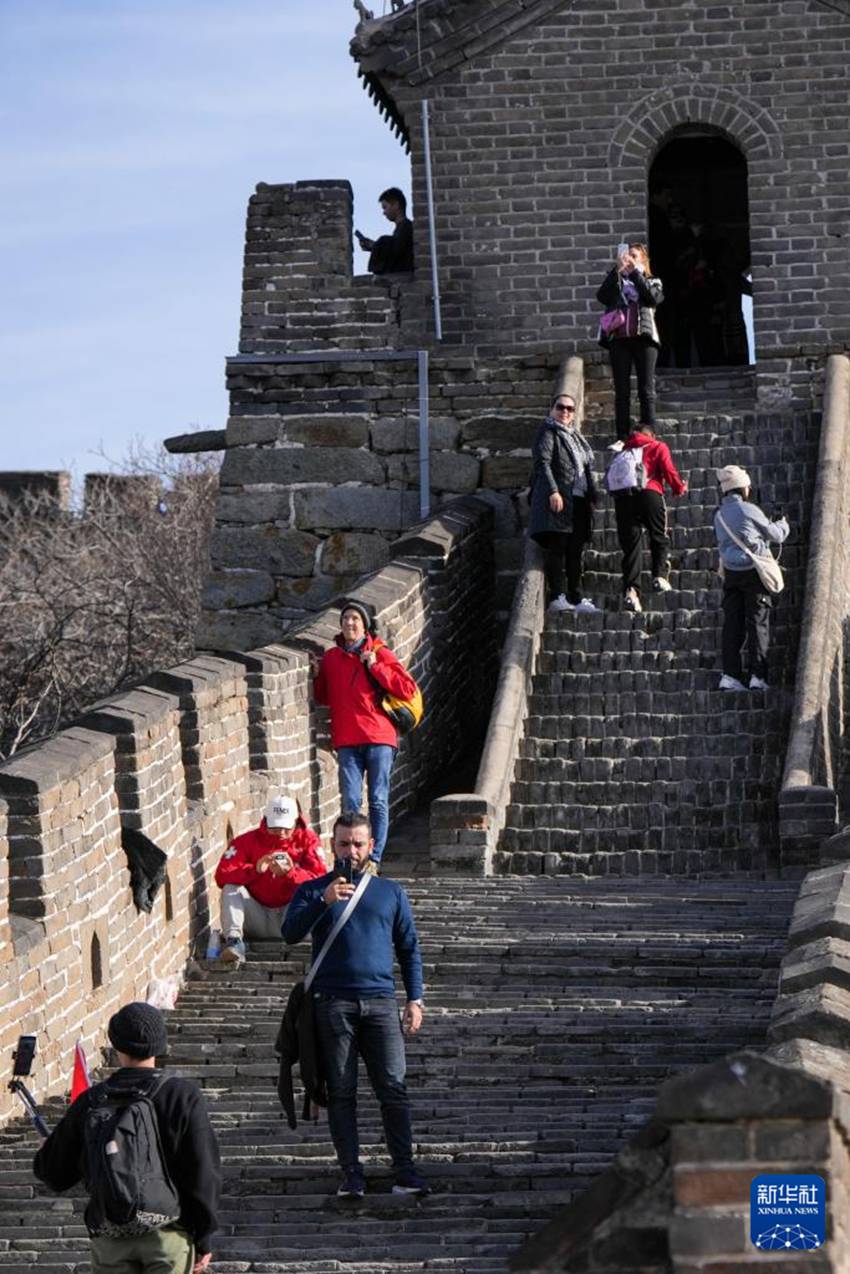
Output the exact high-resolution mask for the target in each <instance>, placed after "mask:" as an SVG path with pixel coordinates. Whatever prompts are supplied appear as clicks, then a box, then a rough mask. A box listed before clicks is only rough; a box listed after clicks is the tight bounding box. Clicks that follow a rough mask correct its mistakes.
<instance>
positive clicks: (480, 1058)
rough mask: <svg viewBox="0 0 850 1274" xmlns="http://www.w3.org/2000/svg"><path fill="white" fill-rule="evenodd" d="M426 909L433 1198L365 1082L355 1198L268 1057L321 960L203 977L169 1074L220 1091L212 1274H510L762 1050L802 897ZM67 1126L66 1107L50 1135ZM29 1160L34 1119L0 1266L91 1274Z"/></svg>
mask: <svg viewBox="0 0 850 1274" xmlns="http://www.w3.org/2000/svg"><path fill="white" fill-rule="evenodd" d="M715 856H716V857H717V858H718V860H719V858H720V857H721V851H719V850H718V851H716V855H715ZM540 857H541V858H542V857H543V856H542V855H541V856H540ZM622 857H623V858H624V859H625V858H627V855H623V856H622ZM685 857H687V856H685ZM698 857H699V863H700V866H701V867H704V866H705V864H706V863H707V862H708V861H709V856H708V855H706V854H700V855H699V856H698ZM534 861H535V860H534V855H533V854H529V855H526V856H525V870H528V869H529V868H530V866H532V865H533V864H534ZM689 865H690V864H688V863H687V862H686V863H685V864H684V866H685V869H686V870H687V867H688V866H689ZM406 888H408V892H409V894H410V897H411V902H412V905H413V908H414V913H415V915H416V920H417V926H418V928H419V931H420V935H421V939H422V951H423V959H424V968H425V981H426V988H427V989H426V1003H427V1009H426V1021H425V1027H424V1028H423V1032H422V1034H421V1035H420V1036H418V1037H416V1039H414V1040H412V1041H410V1043H409V1046H408V1062H409V1082H410V1090H411V1096H412V1101H413V1107H414V1134H415V1139H416V1146H417V1153H418V1155H419V1157H420V1159H421V1161H422V1164H423V1167H424V1168H425V1170H426V1171H427V1172H428V1174H429V1177H430V1178H431V1179H432V1181H433V1184H434V1187H435V1192H434V1194H433V1195H431V1196H430V1197H429V1198H428V1199H425V1200H421V1201H420V1200H409V1199H399V1198H398V1197H397V1196H393V1195H392V1194H391V1193H390V1192H389V1191H390V1186H391V1176H390V1171H389V1167H388V1165H387V1161H386V1155H385V1150H384V1145H383V1137H382V1131H381V1121H380V1112H379V1110H378V1107H377V1104H376V1103H375V1101H374V1099H373V1098H372V1096H371V1093H370V1092H369V1091H368V1086H367V1085H366V1084H365V1078H364V1077H363V1076H361V1100H360V1126H361V1133H362V1143H363V1157H364V1162H365V1165H366V1173H367V1179H368V1183H369V1192H368V1194H367V1196H366V1198H365V1199H364V1200H363V1201H362V1202H359V1203H348V1202H346V1201H342V1200H336V1199H335V1197H334V1194H333V1192H334V1190H335V1188H336V1182H337V1179H338V1173H337V1169H336V1167H335V1164H334V1160H333V1155H332V1152H331V1148H330V1143H329V1139H328V1135H327V1125H326V1122H325V1121H324V1120H322V1122H321V1123H319V1124H318V1125H313V1124H307V1125H300V1126H299V1128H298V1129H297V1130H296V1131H294V1132H293V1131H291V1130H290V1129H289V1128H288V1127H287V1126H286V1124H285V1123H284V1121H283V1118H282V1114H281V1111H280V1107H279V1104H278V1102H277V1097H276V1093H275V1091H274V1078H275V1063H274V1058H273V1055H272V1052H271V1049H272V1043H273V1039H274V1035H275V1031H276V1026H277V1022H278V1020H279V1017H280V1015H281V1013H282V1011H283V1006H284V1004H285V1002H286V998H287V995H288V993H289V989H290V987H291V986H292V984H293V982H294V981H295V980H296V979H297V978H298V977H300V976H301V973H302V971H303V967H304V963H305V957H306V955H307V951H306V945H305V944H302V945H301V946H300V947H298V948H295V949H293V950H287V949H286V948H285V947H284V946H283V944H282V943H281V942H276V941H267V942H252V943H249V951H248V959H247V961H246V963H245V965H244V966H243V967H242V968H240V969H238V970H234V969H230V968H225V969H224V970H223V971H221V970H218V971H216V972H213V971H212V966H211V965H208V964H207V963H206V962H203V961H202V962H199V963H198V964H197V965H196V966H195V968H194V976H193V979H192V980H191V981H189V982H188V983H187V984H186V986H185V988H184V990H183V992H182V993H181V996H180V999H179V1001H178V1005H177V1008H176V1010H175V1011H174V1012H173V1013H172V1014H170V1015H169V1039H170V1043H171V1066H172V1068H173V1070H174V1071H175V1072H176V1073H185V1074H187V1075H195V1076H198V1077H200V1078H201V1081H202V1082H203V1083H204V1086H205V1089H206V1093H207V1099H208V1103H209V1107H210V1111H211V1115H212V1119H213V1121H214V1124H215V1126H216V1128H217V1129H218V1132H219V1136H220V1140H221V1144H222V1154H223V1167H224V1198H223V1201H222V1208H221V1217H220V1220H221V1228H220V1231H219V1233H218V1235H217V1236H216V1239H215V1243H214V1253H215V1269H216V1270H220V1271H225V1274H227V1272H230V1274H248V1272H250V1271H256V1272H257V1274H260V1272H262V1274H275V1272H276V1271H279V1274H334V1272H338V1274H343V1272H344V1274H358V1272H360V1274H366V1271H369V1274H390V1271H391V1272H392V1274H412V1271H414V1270H421V1269H427V1270H428V1271H455V1272H456V1274H496V1271H498V1272H499V1274H505V1268H506V1261H507V1257H508V1256H509V1255H510V1254H511V1253H512V1252H515V1251H516V1250H517V1249H518V1248H519V1247H520V1246H521V1245H522V1243H523V1242H524V1241H525V1240H526V1239H527V1238H528V1237H529V1236H530V1235H531V1234H532V1233H533V1232H535V1231H536V1230H538V1229H539V1228H540V1227H541V1225H542V1224H543V1223H544V1221H545V1220H546V1219H547V1218H548V1217H549V1216H551V1215H552V1213H553V1212H555V1211H556V1210H557V1209H558V1208H560V1207H563V1206H564V1204H565V1203H567V1202H569V1200H570V1199H571V1198H573V1197H574V1196H575V1195H577V1194H579V1193H580V1192H581V1191H583V1190H584V1189H586V1188H587V1187H588V1186H589V1185H590V1184H591V1183H592V1181H593V1180H594V1179H595V1177H596V1175H597V1174H598V1173H599V1171H601V1170H602V1169H603V1168H604V1167H606V1166H607V1165H608V1164H609V1163H610V1162H611V1159H612V1157H613V1156H614V1154H616V1152H617V1150H618V1149H619V1148H620V1147H621V1146H622V1144H623V1142H624V1141H625V1140H626V1139H627V1138H629V1137H630V1136H633V1135H634V1133H635V1132H636V1131H637V1129H638V1128H639V1127H640V1126H641V1124H642V1123H643V1122H644V1121H645V1119H646V1118H647V1117H648V1115H649V1113H650V1111H651V1109H652V1104H653V1097H654V1093H655V1091H656V1090H657V1086H658V1084H659V1083H660V1082H662V1081H663V1079H665V1078H666V1077H667V1076H668V1075H670V1074H672V1073H675V1072H676V1071H679V1070H681V1069H683V1068H687V1067H690V1066H693V1065H695V1064H697V1063H698V1062H703V1061H705V1060H711V1059H713V1058H715V1057H720V1056H722V1055H724V1054H725V1053H726V1052H728V1051H730V1050H732V1049H736V1048H740V1047H745V1046H758V1045H760V1044H761V1043H762V1042H763V1039H764V1031H765V1027H766V1023H767V1019H768V1015H769V1011H770V1005H771V1002H772V998H773V994H774V990H775V985H776V977H777V971H778V965H779V960H780V958H781V953H782V949H783V945H784V936H785V930H786V928H787V924H788V920H789V917H790V912H791V907H792V905H793V899H794V894H795V889H794V886H793V885H789V884H788V883H787V882H784V881H765V880H756V879H755V878H754V877H752V876H747V877H736V878H731V879H726V880H720V879H702V880H695V879H685V878H681V879H679V878H675V877H671V878H666V879H658V880H653V879H651V878H647V879H634V880H629V879H619V880H610V879H605V880H603V879H586V880H582V881H581V882H577V881H576V880H574V879H571V878H570V877H567V876H565V877H560V878H559V877H555V876H552V877H534V876H526V877H519V876H517V877H510V876H500V877H496V878H492V879H489V880H469V881H464V886H463V889H462V890H459V889H458V887H457V883H456V882H454V881H451V880H448V879H439V878H437V879H433V880H413V881H410V882H409V883H408V884H406ZM61 1109H62V1103H60V1102H57V1101H51V1102H49V1103H47V1104H46V1111H47V1113H48V1118H49V1119H50V1120H51V1121H52V1120H55V1119H56V1118H57V1117H58V1115H59V1112H60V1110H61ZM32 1148H33V1139H32V1134H31V1131H30V1130H29V1129H28V1127H27V1126H26V1125H25V1123H24V1121H22V1120H19V1121H16V1122H15V1124H14V1125H10V1126H9V1127H8V1128H6V1129H4V1130H3V1131H2V1132H1V1133H0V1195H2V1203H0V1268H2V1270H3V1271H4V1274H6V1272H8V1274H23V1271H24V1270H27V1271H31V1270H37V1271H39V1274H45V1271H46V1272H47V1274H59V1271H60V1269H61V1271H62V1274H83V1271H84V1269H87V1268H88V1251H87V1243H86V1241H85V1237H84V1228H83V1226H82V1208H83V1203H84V1200H83V1198H82V1197H81V1192H80V1191H75V1192H74V1193H73V1194H72V1195H69V1196H63V1197H62V1198H59V1199H55V1198H52V1197H50V1196H48V1195H47V1194H46V1192H45V1191H43V1190H42V1189H41V1187H40V1186H38V1185H37V1184H36V1183H34V1182H33V1181H32V1178H31V1177H30V1175H29V1164H30V1156H31V1153H32Z"/></svg>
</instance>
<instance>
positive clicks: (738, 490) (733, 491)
mask: <svg viewBox="0 0 850 1274" xmlns="http://www.w3.org/2000/svg"><path fill="white" fill-rule="evenodd" d="M749 489H750V488H749V487H730V488H729V490H728V491H721V492H720V498H721V500H725V499H726V497H727V495H739V496H740V497H741V499H743V498H744V496H745V495H746V494H747V492H748V491H749Z"/></svg>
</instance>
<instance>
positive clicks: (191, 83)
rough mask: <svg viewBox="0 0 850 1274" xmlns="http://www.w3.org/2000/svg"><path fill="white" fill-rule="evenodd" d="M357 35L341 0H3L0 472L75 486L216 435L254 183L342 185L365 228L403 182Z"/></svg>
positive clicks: (223, 410) (382, 5)
mask: <svg viewBox="0 0 850 1274" xmlns="http://www.w3.org/2000/svg"><path fill="white" fill-rule="evenodd" d="M370 7H371V8H373V9H374V10H375V12H376V13H382V12H383V11H384V9H388V8H389V4H388V3H387V2H386V0H371V3H370ZM355 22H356V15H355V13H354V9H353V7H352V4H351V0H237V2H236V3H234V0H0V207H2V211H3V215H2V218H0V285H2V295H3V304H2V310H1V311H0V351H2V356H1V357H0V369H2V371H0V405H1V408H0V409H2V432H0V438H2V454H1V455H0V468H3V469H32V468H44V469H56V468H70V469H72V471H73V472H74V473H75V475H76V476H77V478H79V477H81V476H82V475H83V474H84V473H85V472H87V471H88V470H92V469H101V468H103V467H104V465H103V462H102V460H101V459H100V458H99V457H98V456H97V455H96V454H95V453H96V452H97V451H98V449H99V448H100V447H101V446H103V448H104V449H105V450H106V451H107V453H108V454H109V455H110V456H113V457H115V458H116V459H117V458H120V457H121V456H123V455H124V454H125V453H126V450H127V447H128V445H129V443H130V441H131V439H133V438H134V437H139V438H143V439H146V440H148V441H156V440H159V439H161V438H164V437H167V436H168V435H169V434H174V433H181V432H183V431H186V430H189V429H192V428H194V427H203V428H220V427H221V426H223V424H224V422H225V419H226V415H227V398H226V395H225V392H224V358H225V356H226V355H228V354H232V353H235V352H236V347H237V338H238V322H239V301H240V296H239V293H240V280H241V267H242V246H243V234H244V220H245V207H246V204H247V201H248V198H249V196H250V194H251V193H252V191H253V189H254V186H255V185H256V183H257V182H258V181H266V182H287V181H299V180H303V179H305V178H316V177H321V178H341V177H346V178H348V179H349V180H350V181H351V183H352V185H353V186H354V193H355V224H356V225H357V226H358V227H360V228H361V229H363V230H364V231H365V232H366V233H367V234H368V233H370V232H371V231H375V230H378V229H379V227H380V211H379V209H378V206H377V199H376V196H377V194H378V193H379V192H380V190H382V189H383V188H384V186H386V185H390V184H392V185H396V184H398V185H401V186H403V188H405V189H406V190H409V167H408V161H407V156H406V155H405V153H404V151H403V150H402V148H401V146H400V144H399V143H398V141H397V140H396V139H395V137H394V136H393V135H392V134H391V133H390V131H389V129H388V128H387V127H386V125H385V124H384V122H383V120H382V119H381V118H380V116H379V115H378V112H377V110H376V109H375V107H374V106H373V105H372V103H371V102H370V101H369V98H368V97H367V95H366V93H365V91H364V89H363V88H362V86H361V83H360V81H359V80H358V79H357V75H356V70H355V66H354V63H353V62H352V61H351V59H350V57H349V54H348V42H349V39H350V37H351V35H352V33H353V30H354V25H355ZM356 256H357V261H356V265H358V264H359V268H363V260H362V259H360V257H359V254H356Z"/></svg>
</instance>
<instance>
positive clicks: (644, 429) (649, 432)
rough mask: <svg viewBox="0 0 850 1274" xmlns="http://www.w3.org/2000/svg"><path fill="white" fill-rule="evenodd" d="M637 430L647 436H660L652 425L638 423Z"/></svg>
mask: <svg viewBox="0 0 850 1274" xmlns="http://www.w3.org/2000/svg"><path fill="white" fill-rule="evenodd" d="M637 431H638V433H639V434H646V436H647V438H657V436H658V435H657V434H656V432H655V430H654V429H653V428H652V425H638V427H637Z"/></svg>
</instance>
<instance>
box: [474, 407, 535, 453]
mask: <svg viewBox="0 0 850 1274" xmlns="http://www.w3.org/2000/svg"><path fill="white" fill-rule="evenodd" d="M541 419H542V416H541ZM537 423H539V422H537ZM537 423H535V422H533V421H530V420H529V419H528V418H527V417H522V418H521V419H518V420H510V419H507V420H506V419H505V418H504V416H474V417H472V418H470V419H468V420H465V421H464V422H463V425H462V426H461V435H460V436H461V440H462V442H463V444H464V445H465V446H467V447H487V448H488V449H491V450H493V451H516V450H518V449H519V448H520V447H530V446H531V444H532V442H533V441H534V434H535V432H536V429H537Z"/></svg>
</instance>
